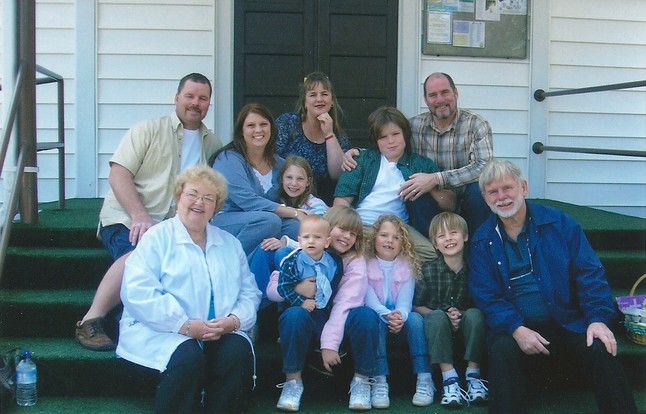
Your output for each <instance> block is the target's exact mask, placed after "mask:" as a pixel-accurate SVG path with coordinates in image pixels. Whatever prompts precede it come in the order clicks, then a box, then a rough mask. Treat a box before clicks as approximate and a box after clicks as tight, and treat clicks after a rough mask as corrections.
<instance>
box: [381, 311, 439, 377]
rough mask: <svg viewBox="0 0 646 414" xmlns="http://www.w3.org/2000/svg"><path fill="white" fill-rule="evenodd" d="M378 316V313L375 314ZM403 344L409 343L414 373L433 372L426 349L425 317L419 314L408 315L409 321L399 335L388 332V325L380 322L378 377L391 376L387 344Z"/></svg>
mask: <svg viewBox="0 0 646 414" xmlns="http://www.w3.org/2000/svg"><path fill="white" fill-rule="evenodd" d="M375 314H376V313H375ZM389 339H390V341H391V342H393V343H394V344H398V345H399V344H401V342H402V341H404V340H406V341H408V350H409V352H410V359H411V363H412V365H413V373H415V374H419V373H422V372H431V364H430V362H429V358H428V350H427V348H426V338H425V336H424V317H423V316H422V315H420V314H419V313H417V312H411V313H409V314H408V319H407V320H406V322H405V323H404V327H403V328H402V330H401V331H400V332H399V334H391V333H390V332H388V325H387V324H386V322H384V321H383V320H380V321H379V348H378V349H377V369H376V371H377V372H376V375H389V374H390V370H389V369H388V358H387V356H386V347H387V346H386V343H387V342H389V341H388V340H389Z"/></svg>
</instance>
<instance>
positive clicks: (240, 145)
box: [209, 102, 278, 168]
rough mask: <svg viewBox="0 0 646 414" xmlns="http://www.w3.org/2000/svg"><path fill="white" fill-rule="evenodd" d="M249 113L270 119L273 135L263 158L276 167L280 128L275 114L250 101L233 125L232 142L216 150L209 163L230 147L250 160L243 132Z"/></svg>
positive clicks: (211, 163) (263, 106)
mask: <svg viewBox="0 0 646 414" xmlns="http://www.w3.org/2000/svg"><path fill="white" fill-rule="evenodd" d="M249 114H256V115H260V116H261V117H263V118H265V119H266V120H267V121H269V125H270V129H271V136H270V137H269V141H268V142H267V145H266V146H265V150H264V151H263V159H264V160H265V161H266V162H267V164H269V166H270V167H271V168H274V165H275V164H276V160H275V158H274V153H275V152H276V139H277V137H278V128H277V127H276V123H275V122H274V116H273V115H272V114H271V111H270V110H269V108H267V107H266V106H265V105H263V104H259V103H257V102H251V103H248V104H246V105H245V106H243V107H242V109H240V112H238V116H237V117H236V123H235V125H234V127H233V139H232V140H231V142H229V143H228V144H227V145H225V146H224V147H222V148H220V149H219V150H218V151H216V153H215V154H213V155H212V156H211V159H210V160H209V165H213V162H214V161H215V159H216V158H217V157H218V155H219V154H220V153H221V152H223V151H227V150H230V149H233V150H236V151H237V152H239V153H240V154H242V156H243V157H244V158H245V160H246V161H247V162H249V158H248V156H247V143H246V142H245V140H244V135H243V133H242V129H243V127H244V122H245V120H246V119H247V116H249Z"/></svg>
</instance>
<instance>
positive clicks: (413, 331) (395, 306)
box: [365, 214, 435, 408]
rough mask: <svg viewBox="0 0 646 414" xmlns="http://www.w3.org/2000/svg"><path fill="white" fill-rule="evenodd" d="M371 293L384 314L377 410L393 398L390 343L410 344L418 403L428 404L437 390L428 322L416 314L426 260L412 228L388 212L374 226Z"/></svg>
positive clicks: (374, 397) (368, 294)
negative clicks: (421, 256) (418, 249)
mask: <svg viewBox="0 0 646 414" xmlns="http://www.w3.org/2000/svg"><path fill="white" fill-rule="evenodd" d="M366 256H367V269H368V290H367V291H366V298H365V299H366V306H368V307H369V308H371V309H372V310H373V311H375V312H376V313H377V315H379V319H380V323H379V347H378V350H377V362H376V374H375V377H374V379H375V381H376V383H375V384H374V385H373V386H372V407H373V408H388V407H389V406H390V398H389V395H388V391H389V386H388V382H387V380H386V377H387V376H388V375H389V370H388V360H387V356H386V343H387V342H388V341H389V340H392V342H400V341H408V348H409V351H410V356H411V362H412V365H413V372H414V373H415V374H417V385H416V388H415V394H414V395H413V404H414V405H416V406H422V407H424V406H428V405H430V404H431V403H432V402H433V397H434V393H435V388H434V386H433V381H432V378H431V367H430V362H429V357H428V351H427V347H426V338H425V336H424V319H423V318H422V316H421V315H420V314H418V313H416V312H412V306H413V295H414V293H415V282H416V280H417V278H418V277H419V275H420V270H421V269H420V261H419V257H418V255H417V253H416V252H415V248H414V245H413V242H412V237H411V234H410V232H409V230H408V227H407V226H406V225H405V224H404V222H403V221H402V220H401V219H400V218H399V217H397V216H395V215H392V214H384V215H381V216H379V218H378V219H377V220H376V221H375V222H374V223H373V224H372V227H371V229H370V235H369V237H368V239H367V248H366Z"/></svg>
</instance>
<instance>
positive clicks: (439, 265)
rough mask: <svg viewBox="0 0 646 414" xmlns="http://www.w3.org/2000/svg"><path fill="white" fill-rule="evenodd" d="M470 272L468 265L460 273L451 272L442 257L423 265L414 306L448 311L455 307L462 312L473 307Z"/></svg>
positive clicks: (416, 288)
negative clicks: (468, 285) (468, 277)
mask: <svg viewBox="0 0 646 414" xmlns="http://www.w3.org/2000/svg"><path fill="white" fill-rule="evenodd" d="M468 274H469V270H468V269H467V265H466V263H465V264H464V266H463V267H462V269H460V271H459V272H458V273H455V272H454V271H453V270H451V269H450V268H449V267H448V266H447V265H446V262H444V258H443V257H442V255H438V257H437V259H433V260H431V261H430V262H425V263H424V264H423V265H422V277H421V278H420V279H419V280H417V285H416V287H415V297H414V298H413V306H426V307H427V308H430V309H440V310H443V311H446V310H447V309H448V308H450V307H452V306H455V307H456V308H458V309H460V310H466V309H469V308H472V307H473V302H472V300H471V294H470V293H469V289H468V287H467V275H468Z"/></svg>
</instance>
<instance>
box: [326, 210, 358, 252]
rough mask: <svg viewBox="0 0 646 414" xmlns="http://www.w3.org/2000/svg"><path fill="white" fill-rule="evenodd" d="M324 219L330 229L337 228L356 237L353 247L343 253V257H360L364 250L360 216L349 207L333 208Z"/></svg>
mask: <svg viewBox="0 0 646 414" xmlns="http://www.w3.org/2000/svg"><path fill="white" fill-rule="evenodd" d="M324 217H325V219H326V220H327V221H328V223H330V228H334V227H339V228H341V229H343V230H347V231H351V232H353V233H355V234H356V235H357V240H356V241H355V242H354V245H353V246H352V247H351V248H350V249H348V251H347V252H345V253H343V255H342V256H344V257H353V256H361V255H363V252H364V250H365V238H364V236H363V222H362V221H361V216H359V213H357V211H356V210H355V209H353V208H352V207H350V206H343V205H339V206H334V207H330V209H329V210H328V211H327V212H326V213H325V216H324Z"/></svg>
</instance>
